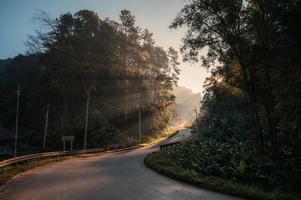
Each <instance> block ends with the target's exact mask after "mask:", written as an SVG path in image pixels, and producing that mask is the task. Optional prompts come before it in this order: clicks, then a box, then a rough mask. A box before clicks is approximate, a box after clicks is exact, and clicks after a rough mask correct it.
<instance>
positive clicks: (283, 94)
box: [149, 0, 301, 199]
mask: <svg viewBox="0 0 301 200" xmlns="http://www.w3.org/2000/svg"><path fill="white" fill-rule="evenodd" d="M300 18H301V3H300V1H295V0H275V1H269V0H258V1H257V0H254V1H253V0H252V1H241V0H234V1H233V0H224V1H219V0H192V1H189V2H187V3H186V5H185V7H184V8H183V9H182V10H181V11H180V12H179V14H178V16H177V17H176V18H175V19H174V21H173V22H172V24H171V25H170V28H172V29H179V28H180V27H187V29H188V31H187V33H186V35H185V37H184V38H183V45H182V49H181V51H182V53H183V55H184V56H185V59H186V60H187V61H192V62H195V61H201V62H202V66H203V67H206V68H208V69H210V70H211V76H210V77H209V78H207V80H206V82H205V86H204V87H205V92H204V94H203V99H202V101H201V103H200V107H201V108H200V110H199V113H200V117H199V118H198V120H196V122H195V126H194V129H195V132H196V126H198V129H199V130H200V131H199V135H198V136H197V137H195V138H194V139H193V140H192V141H191V142H188V143H186V144H183V145H181V146H180V147H179V148H176V149H173V150H171V151H168V152H161V153H158V154H154V155H153V157H150V158H149V159H150V160H152V159H153V160H152V162H153V163H157V165H158V166H160V167H158V168H157V170H158V171H161V172H162V171H163V172H164V171H165V173H166V174H167V175H170V176H172V177H176V178H178V179H180V180H185V181H188V182H190V183H194V184H196V185H201V186H205V187H206V186H207V187H208V188H211V189H215V190H218V191H223V192H226V193H229V194H236V195H240V196H242V197H245V198H250V199H294V197H292V196H294V194H296V196H298V197H299V198H300V196H301V195H300V191H301V188H300V186H301V182H300V180H301V154H300V147H301V129H300V128H301V105H300V103H301V101H300V97H301V65H300V64H301V60H300V59H301V49H300V48H301V37H300V36H301V21H300V20H299V19H300ZM160 162H161V163H160ZM162 163H166V164H165V165H164V166H163V167H162ZM172 164H174V166H175V167H174V169H172V170H171V167H170V166H172ZM155 168H156V167H155ZM181 169H185V170H186V171H185V170H184V171H183V170H182V171H183V172H182V174H181V173H180V171H181ZM166 171H167V172H166ZM191 177H194V178H191ZM196 177H200V178H199V179H197V178H196ZM204 177H209V178H207V179H206V178H205V179H204ZM210 177H211V178H210ZM212 177H214V178H212ZM215 178H217V179H215ZM221 179H222V180H226V181H229V182H223V181H222V182H218V183H214V181H213V180H221ZM202 180H204V181H202ZM237 183H238V184H239V185H240V186H237V185H235V184H237ZM241 185H244V186H248V187H246V188H247V189H246V188H242V187H241ZM258 188H260V189H259V190H258ZM262 191H263V192H262ZM290 195H292V196H290ZM299 198H298V199H299Z"/></svg>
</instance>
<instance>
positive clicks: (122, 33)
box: [0, 10, 179, 150]
mask: <svg viewBox="0 0 301 200" xmlns="http://www.w3.org/2000/svg"><path fill="white" fill-rule="evenodd" d="M38 20H39V21H41V22H42V24H44V25H46V27H44V28H43V30H46V31H45V32H43V31H42V30H38V31H36V35H34V36H30V37H29V40H28V42H27V44H28V45H29V50H30V51H31V52H30V53H29V54H28V55H25V56H23V55H20V56H17V57H15V58H13V59H9V60H7V62H6V61H5V62H4V61H3V62H1V63H2V64H3V65H5V66H3V67H1V71H0V92H1V94H2V96H1V98H0V99H1V100H0V110H1V112H0V122H1V126H3V127H4V128H7V129H14V126H15V110H16V109H15V103H16V100H15V98H16V95H15V91H16V88H17V85H18V82H19V83H20V85H21V97H20V120H19V121H20V134H21V136H22V137H21V138H22V140H21V141H20V144H21V145H23V146H30V145H32V146H40V147H41V145H42V140H43V134H42V133H43V131H44V123H45V113H46V106H47V104H49V106H50V109H49V125H48V127H49V131H48V138H47V146H48V147H49V150H51V149H60V148H61V136H62V135H74V136H75V137H76V138H75V144H74V146H75V148H82V143H83V142H82V141H83V133H84V131H83V127H84V126H85V113H86V104H87V102H89V123H88V131H89V133H88V135H89V137H88V138H89V140H88V142H89V144H88V146H90V147H101V146H106V145H108V144H109V143H120V142H122V140H129V141H133V140H136V138H137V134H134V133H137V132H138V125H137V124H138V107H137V105H139V107H140V108H141V116H142V122H141V123H142V133H143V134H147V135H149V136H152V135H154V134H157V133H158V132H161V131H162V130H164V129H165V128H166V127H167V125H168V123H169V118H170V113H171V109H172V105H173V104H174V100H175V97H174V96H173V95H172V89H173V85H175V84H176V82H177V75H178V74H179V69H178V65H179V62H178V56H177V52H176V51H175V50H174V49H172V48H170V49H169V51H168V52H167V51H165V50H164V49H163V48H162V47H159V46H157V45H156V44H155V41H154V39H153V38H152V36H153V34H152V33H151V32H150V31H148V30H143V31H141V28H140V27H138V26H136V24H135V16H134V15H133V14H132V13H131V12H130V11H128V10H122V11H121V14H120V21H119V22H117V21H112V20H110V19H108V18H107V19H100V18H99V16H98V14H97V13H95V12H93V11H89V10H80V11H78V12H76V13H75V14H71V13H65V14H62V15H61V16H60V17H59V18H56V19H51V18H49V17H48V16H47V15H46V14H45V13H44V12H42V13H41V15H40V16H38ZM2 64H1V65H2ZM88 97H89V98H88ZM121 135H122V137H121ZM90 136H91V138H90ZM116 145H117V144H116Z"/></svg>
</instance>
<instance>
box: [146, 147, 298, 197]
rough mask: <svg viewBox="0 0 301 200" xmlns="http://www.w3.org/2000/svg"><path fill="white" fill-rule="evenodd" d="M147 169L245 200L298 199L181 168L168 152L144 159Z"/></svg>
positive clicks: (151, 155)
mask: <svg viewBox="0 0 301 200" xmlns="http://www.w3.org/2000/svg"><path fill="white" fill-rule="evenodd" d="M144 163H145V164H146V166H148V167H149V168H151V169H153V170H155V171H157V172H159V173H161V174H164V175H167V176H169V177H171V178H175V179H177V180H180V181H184V182H187V183H189V184H192V185H195V186H198V187H202V188H206V189H210V190H214V191H217V192H221V193H225V194H229V195H234V196H238V197H242V198H246V199H254V200H257V199H261V200H293V199H296V200H297V199H298V198H297V197H294V196H293V195H291V194H284V193H281V192H278V191H273V192H271V191H266V190H263V189H262V188H260V187H258V186H255V185H246V184H241V183H237V182H235V181H232V180H225V179H221V178H218V177H213V176H205V175H201V174H199V173H198V172H196V171H195V170H193V169H189V168H186V167H183V166H182V165H179V164H177V163H176V162H175V161H174V158H173V155H172V154H171V153H170V152H165V151H163V152H155V153H152V154H150V155H148V156H147V157H146V158H145V159H144Z"/></svg>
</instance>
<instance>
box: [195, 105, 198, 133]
mask: <svg viewBox="0 0 301 200" xmlns="http://www.w3.org/2000/svg"><path fill="white" fill-rule="evenodd" d="M195 123H196V132H197V135H199V117H198V106H196V108H195Z"/></svg>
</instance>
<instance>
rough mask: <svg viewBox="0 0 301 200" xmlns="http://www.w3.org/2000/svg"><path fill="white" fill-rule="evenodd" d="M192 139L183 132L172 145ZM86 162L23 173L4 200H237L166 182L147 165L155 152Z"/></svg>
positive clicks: (137, 151)
mask: <svg viewBox="0 0 301 200" xmlns="http://www.w3.org/2000/svg"><path fill="white" fill-rule="evenodd" d="M189 136H190V130H189V129H186V130H185V131H181V132H180V133H179V134H178V135H177V136H176V137H173V138H171V141H176V140H179V139H184V138H185V137H189ZM157 149H158V147H157V146H156V145H155V146H149V147H144V148H141V149H135V150H130V151H126V152H119V153H111V154H105V155H101V156H94V157H82V158H74V159H69V160H65V161H62V162H58V163H53V164H50V165H47V166H43V167H39V168H35V169H32V170H30V171H27V172H25V173H22V174H20V175H18V176H16V177H15V178H13V179H12V180H11V181H10V182H9V183H8V184H7V185H6V186H5V187H3V188H2V189H1V191H0V199H1V200H127V199H129V200H150V199H153V200H186V199H187V200H230V199H232V200H236V199H237V200H238V198H234V197H230V196H227V195H223V194H219V193H215V192H211V191H208V190H205V189H200V188H196V187H194V186H190V185H187V184H185V183H181V182H178V181H175V180H172V179H170V178H167V177H164V176H162V175H160V174H157V173H156V172H154V171H152V170H150V169H148V168H147V167H145V166H144V164H143V159H144V157H145V156H146V155H147V154H148V153H150V152H152V151H155V150H157Z"/></svg>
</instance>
